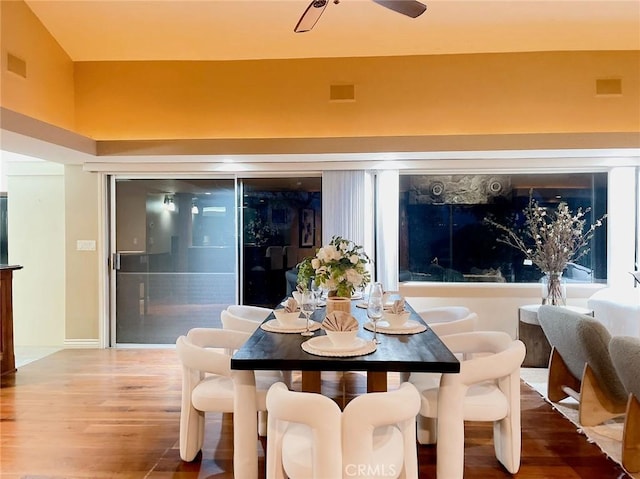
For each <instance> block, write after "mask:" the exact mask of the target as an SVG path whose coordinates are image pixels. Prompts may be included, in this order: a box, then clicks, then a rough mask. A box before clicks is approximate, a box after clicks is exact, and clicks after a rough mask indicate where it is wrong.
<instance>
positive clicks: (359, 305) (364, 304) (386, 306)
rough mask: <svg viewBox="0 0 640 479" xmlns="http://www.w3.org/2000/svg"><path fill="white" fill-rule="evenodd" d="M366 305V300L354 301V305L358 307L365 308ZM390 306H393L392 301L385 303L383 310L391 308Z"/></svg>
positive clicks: (367, 304)
mask: <svg viewBox="0 0 640 479" xmlns="http://www.w3.org/2000/svg"><path fill="white" fill-rule="evenodd" d="M368 306H369V303H367V302H366V301H360V302H359V303H356V307H358V308H362V309H367V307H368ZM391 306H393V301H392V302H390V303H385V304H384V309H385V310H388V309H391Z"/></svg>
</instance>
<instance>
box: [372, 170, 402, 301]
mask: <svg viewBox="0 0 640 479" xmlns="http://www.w3.org/2000/svg"><path fill="white" fill-rule="evenodd" d="M376 178H377V181H376V191H377V198H376V203H377V204H376V265H377V268H376V270H377V273H378V279H377V280H378V281H379V282H381V283H382V285H383V287H384V289H385V290H386V291H397V290H398V271H399V266H398V251H399V250H398V247H399V245H398V231H399V221H400V219H399V208H400V184H399V181H400V176H399V174H398V170H384V171H379V172H378V174H377V176H376Z"/></svg>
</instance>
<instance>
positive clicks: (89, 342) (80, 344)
mask: <svg viewBox="0 0 640 479" xmlns="http://www.w3.org/2000/svg"><path fill="white" fill-rule="evenodd" d="M64 347H65V348H68V349H100V340H98V339H65V340H64Z"/></svg>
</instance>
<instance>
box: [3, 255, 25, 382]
mask: <svg viewBox="0 0 640 479" xmlns="http://www.w3.org/2000/svg"><path fill="white" fill-rule="evenodd" d="M17 269H22V266H15V265H14V266H0V338H1V339H2V341H1V343H0V363H1V365H2V367H1V369H0V375H1V374H7V373H12V372H14V371H15V370H16V359H15V354H14V352H13V286H12V284H13V272H14V271H15V270H17Z"/></svg>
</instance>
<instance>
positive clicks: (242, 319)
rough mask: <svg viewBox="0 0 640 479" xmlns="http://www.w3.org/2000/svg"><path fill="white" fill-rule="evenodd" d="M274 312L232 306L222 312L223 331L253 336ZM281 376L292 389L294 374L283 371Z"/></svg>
mask: <svg viewBox="0 0 640 479" xmlns="http://www.w3.org/2000/svg"><path fill="white" fill-rule="evenodd" d="M237 312H239V313H241V314H242V313H244V314H245V316H238V315H237V314H235V313H237ZM272 312H273V310H272V309H268V308H261V307H260V306H244V305H232V306H229V307H228V308H227V309H225V310H223V311H221V312H220V321H221V322H222V328H223V329H229V330H233V331H242V332H244V333H249V334H251V333H253V332H254V331H255V330H256V329H258V328H259V327H260V324H261V323H262V322H263V321H264V319H266V318H267V316H269V314H271V313H272ZM262 316H264V317H262ZM260 318H262V319H260ZM281 374H282V378H283V380H284V382H285V384H286V385H287V386H288V387H291V384H292V382H293V374H292V372H291V371H282V372H281Z"/></svg>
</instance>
